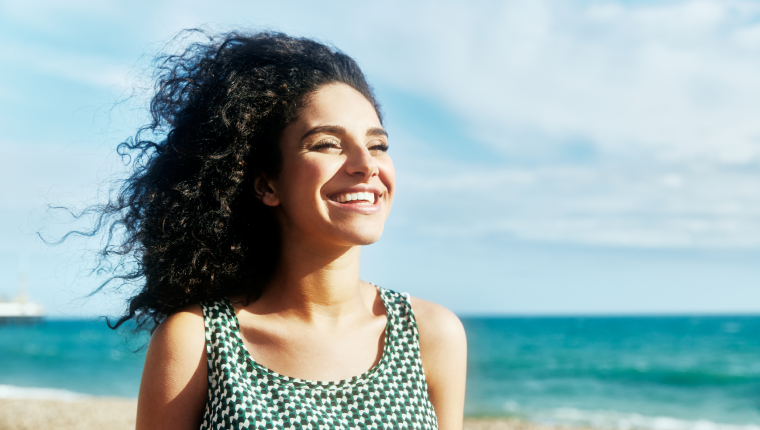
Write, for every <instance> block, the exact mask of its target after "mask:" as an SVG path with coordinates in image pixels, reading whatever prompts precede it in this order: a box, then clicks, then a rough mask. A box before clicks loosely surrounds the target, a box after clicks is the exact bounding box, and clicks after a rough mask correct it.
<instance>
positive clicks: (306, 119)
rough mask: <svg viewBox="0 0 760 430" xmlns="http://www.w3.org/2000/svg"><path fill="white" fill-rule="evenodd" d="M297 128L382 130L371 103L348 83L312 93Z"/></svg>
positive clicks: (323, 88)
mask: <svg viewBox="0 0 760 430" xmlns="http://www.w3.org/2000/svg"><path fill="white" fill-rule="evenodd" d="M294 125H299V126H301V127H304V128H306V129H309V128H313V127H318V126H323V125H340V126H343V127H345V128H347V129H351V128H358V129H362V130H366V129H367V128H369V127H382V124H381V123H380V119H379V118H378V116H377V112H376V111H375V107H374V106H372V103H370V101H369V100H367V98H366V97H364V95H362V94H361V93H360V92H358V91H356V90H355V89H353V88H351V87H350V86H348V85H346V84H329V85H324V86H322V87H321V88H320V89H318V90H317V91H316V92H314V93H313V94H311V95H310V96H309V98H308V100H307V102H306V105H305V106H304V108H303V110H302V111H301V113H300V114H299V116H298V119H296V121H295V124H294Z"/></svg>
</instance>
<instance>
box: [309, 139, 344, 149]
mask: <svg viewBox="0 0 760 430" xmlns="http://www.w3.org/2000/svg"><path fill="white" fill-rule="evenodd" d="M331 149H341V148H340V143H338V141H337V140H335V139H324V140H320V141H319V142H317V143H315V144H314V145H312V147H311V150H312V151H320V152H324V151H329V150H331Z"/></svg>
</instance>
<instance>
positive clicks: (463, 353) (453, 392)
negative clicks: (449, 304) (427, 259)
mask: <svg viewBox="0 0 760 430" xmlns="http://www.w3.org/2000/svg"><path fill="white" fill-rule="evenodd" d="M412 309H413V311H414V315H415V318H416V319H417V328H418V330H419V332H420V355H421V356H422V366H423V368H424V369H425V378H426V379H427V384H428V393H429V395H430V402H431V403H432V404H433V407H434V408H435V413H436V415H437V416H438V428H439V429H440V430H461V429H462V420H463V417H464V390H465V381H466V376H467V339H466V337H465V333H464V327H462V323H461V322H460V321H459V318H457V316H456V315H454V313H453V312H451V311H449V310H448V309H446V308H444V307H443V306H439V305H436V304H435V303H431V302H428V301H425V300H422V299H418V298H416V297H413V298H412Z"/></svg>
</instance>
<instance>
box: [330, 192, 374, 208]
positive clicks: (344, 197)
mask: <svg viewBox="0 0 760 430" xmlns="http://www.w3.org/2000/svg"><path fill="white" fill-rule="evenodd" d="M330 200H332V201H334V202H338V203H351V204H370V205H372V204H375V200H376V199H375V193H366V192H358V193H343V194H336V195H334V196H332V197H330Z"/></svg>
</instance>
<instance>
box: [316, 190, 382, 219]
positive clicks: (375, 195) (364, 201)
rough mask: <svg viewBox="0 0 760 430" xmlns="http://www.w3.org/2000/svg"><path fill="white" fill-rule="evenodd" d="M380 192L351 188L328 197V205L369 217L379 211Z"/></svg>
mask: <svg viewBox="0 0 760 430" xmlns="http://www.w3.org/2000/svg"><path fill="white" fill-rule="evenodd" d="M380 195H381V194H380V190H377V189H374V188H367V187H362V188H359V187H355V188H354V187H352V188H348V189H344V190H341V191H339V192H337V193H334V194H331V195H329V196H328V199H329V201H330V203H332V204H333V205H335V206H337V207H338V208H340V209H342V210H345V211H349V212H354V213H359V214H364V215H369V214H373V213H377V212H379V211H380Z"/></svg>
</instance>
